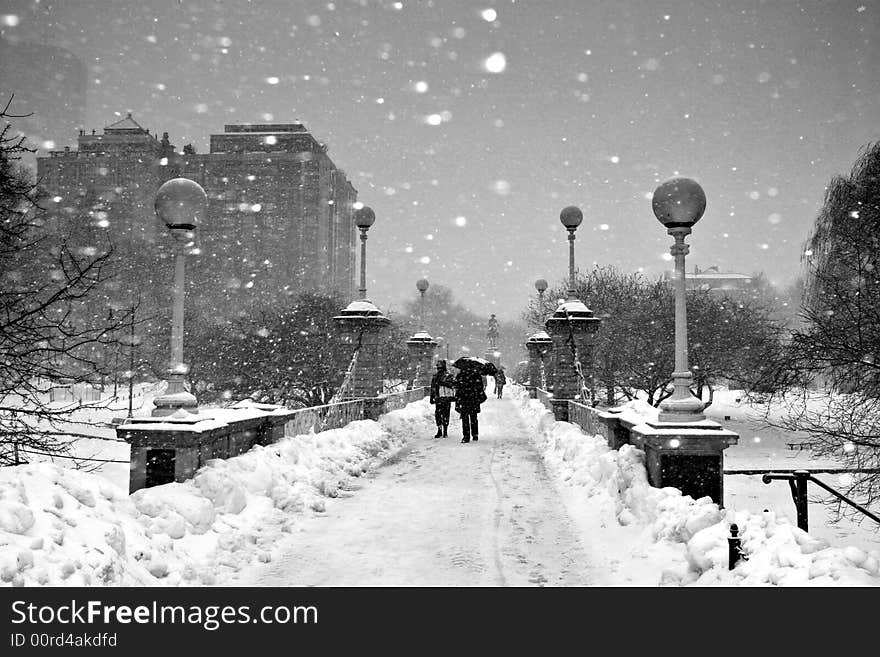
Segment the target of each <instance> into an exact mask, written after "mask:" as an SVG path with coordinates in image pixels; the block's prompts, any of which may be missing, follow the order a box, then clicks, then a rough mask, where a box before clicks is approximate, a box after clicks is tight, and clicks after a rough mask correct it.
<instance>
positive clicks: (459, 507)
mask: <svg viewBox="0 0 880 657" xmlns="http://www.w3.org/2000/svg"><path fill="white" fill-rule="evenodd" d="M420 403H422V404H424V406H423V408H424V409H425V412H426V415H427V414H432V413H433V407H430V406H428V405H427V404H426V403H425V402H420ZM429 417H430V416H429ZM479 423H480V432H479V437H480V440H479V442H476V443H475V442H471V443H468V444H462V443H461V442H460V440H461V428H460V426H461V425H460V421H459V416H458V414H457V413H455V412H454V411H453V415H452V423H451V424H450V431H449V437H448V438H439V439H434V438H432V436H433V434H434V427H433V426H428V427H426V428H425V429H424V430H423V431H421V432H420V433H418V434H414V435H413V437H412V440H411V441H410V442H409V444H408V445H407V446H406V447H405V448H404V449H403V450H401V451H400V452H399V453H398V454H397V456H396V457H395V458H394V459H392V460H391V461H389V462H387V463H386V464H385V466H383V467H382V468H380V469H377V470H374V471H371V472H370V473H369V474H368V476H367V477H366V478H365V480H363V481H362V482H358V484H359V486H360V487H359V490H357V491H352V492H351V494H349V492H345V493H344V495H345V497H346V499H340V500H334V501H332V502H331V503H328V505H327V513H326V515H323V516H320V517H318V516H315V517H312V518H309V519H307V520H305V521H304V522H303V523H301V524H300V525H299V526H298V527H297V529H296V530H295V531H294V532H293V533H292V535H291V536H290V537H289V538H288V539H287V540H286V542H285V543H284V545H282V546H280V550H281V556H280V557H279V558H277V559H274V560H273V562H272V563H271V564H267V565H259V564H258V565H257V566H254V567H252V568H250V569H248V570H247V571H242V573H241V575H240V577H238V578H236V580H235V581H234V582H233V583H236V584H242V585H249V586H267V585H268V586H273V585H274V586H277V585H291V586H302V585H317V586H543V585H549V586H582V585H587V584H590V583H592V581H593V578H594V573H593V572H592V569H591V565H590V564H591V556H590V555H589V554H588V553H587V552H586V551H585V550H584V549H583V546H582V545H581V543H580V541H579V540H578V533H577V531H576V528H575V526H574V524H573V523H572V522H571V520H570V518H569V517H568V516H567V515H566V510H565V507H564V506H563V505H562V504H560V500H559V493H558V491H557V489H556V486H555V484H554V481H553V480H552V478H551V477H550V476H549V475H548V473H547V471H546V469H545V467H544V464H543V462H542V459H541V457H540V454H539V453H538V452H537V451H536V449H535V446H534V443H533V440H532V437H531V435H530V434H529V430H528V428H527V427H526V426H525V424H524V423H523V421H522V418H521V417H520V414H519V411H518V408H517V406H516V405H515V404H514V403H513V402H511V401H509V400H507V399H501V400H499V399H494V398H493V399H489V400H488V402H487V403H485V404H483V408H482V412H481V413H480V415H479ZM342 496H343V494H340V497H342Z"/></svg>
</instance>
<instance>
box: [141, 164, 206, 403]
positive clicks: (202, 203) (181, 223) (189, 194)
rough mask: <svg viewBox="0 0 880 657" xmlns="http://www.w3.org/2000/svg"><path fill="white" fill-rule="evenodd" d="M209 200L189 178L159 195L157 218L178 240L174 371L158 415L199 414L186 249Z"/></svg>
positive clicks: (159, 399)
mask: <svg viewBox="0 0 880 657" xmlns="http://www.w3.org/2000/svg"><path fill="white" fill-rule="evenodd" d="M207 202H208V197H207V195H206V194H205V190H204V189H202V186H201V185H199V184H198V183H197V182H195V181H193V180H189V179H188V178H173V179H171V180H169V181H168V182H166V183H165V184H163V185H162V186H161V187H160V188H159V191H158V192H156V202H155V209H156V215H157V216H158V217H159V219H161V220H162V222H163V223H164V224H165V226H166V227H167V228H168V230H169V232H170V233H171V236H172V237H173V238H174V248H175V259H174V305H173V308H172V318H171V369H170V372H169V377H168V388H167V390H166V391H165V394H164V395H162V396H160V397H157V398H156V399H155V400H154V401H153V403H154V404H155V406H156V408H155V409H153V413H152V414H153V415H154V416H161V415H171V414H173V413H175V412H176V411H178V410H184V411H189V412H190V413H197V412H198V403H197V402H196V398H195V396H194V395H192V394H191V393H189V392H187V391H186V388H185V385H184V382H185V375H186V365H185V364H184V361H183V302H184V296H185V282H186V281H185V273H186V271H185V267H186V250H187V248H188V247H190V246H192V244H193V238H194V231H195V228H196V225H197V224H198V223H199V222H200V221H202V220H203V218H204V215H205V210H206V207H207Z"/></svg>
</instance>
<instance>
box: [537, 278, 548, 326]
mask: <svg viewBox="0 0 880 657" xmlns="http://www.w3.org/2000/svg"><path fill="white" fill-rule="evenodd" d="M535 289H536V290H537V291H538V324H543V323H544V292H546V291H547V281H545V280H544V279H543V278H539V279H538V280H536V281H535Z"/></svg>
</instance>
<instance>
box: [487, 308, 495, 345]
mask: <svg viewBox="0 0 880 657" xmlns="http://www.w3.org/2000/svg"><path fill="white" fill-rule="evenodd" d="M486 337H487V338H489V349H495V348H496V341H497V339H498V320H497V319H495V315H492V316H491V317H490V318H489V330H488V331H486Z"/></svg>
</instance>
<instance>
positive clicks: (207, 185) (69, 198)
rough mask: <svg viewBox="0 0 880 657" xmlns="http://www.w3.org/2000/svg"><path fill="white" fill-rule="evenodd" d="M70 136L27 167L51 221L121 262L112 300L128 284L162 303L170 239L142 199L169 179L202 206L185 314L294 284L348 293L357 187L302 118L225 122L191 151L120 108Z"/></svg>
mask: <svg viewBox="0 0 880 657" xmlns="http://www.w3.org/2000/svg"><path fill="white" fill-rule="evenodd" d="M77 142H78V143H77V148H76V149H71V148H70V147H67V148H65V149H64V150H62V151H53V152H50V153H49V154H48V155H46V156H41V157H38V158H37V174H38V177H39V179H40V184H41V187H42V188H43V190H44V191H45V192H46V193H47V196H48V198H49V199H52V202H51V203H50V204H49V205H50V209H52V210H53V211H52V215H53V216H54V220H55V221H59V222H64V221H67V222H79V224H80V227H81V228H82V230H84V231H85V230H88V231H91V232H92V234H97V235H99V236H100V233H101V231H105V233H106V235H105V236H107V237H109V238H110V239H112V241H113V243H114V249H116V251H117V253H118V254H119V256H120V259H119V262H120V263H123V262H124V263H126V265H127V266H122V265H120V268H121V270H122V274H123V275H122V276H121V277H120V279H121V280H120V284H119V292H118V296H119V297H120V302H121V304H126V303H128V302H129V301H128V299H129V298H131V295H132V294H133V293H134V292H135V291H136V290H137V291H138V292H140V293H142V294H144V293H146V294H147V295H148V296H149V295H150V294H153V295H154V296H155V297H156V298H155V304H151V305H154V307H156V308H163V307H166V308H167V303H166V302H167V296H166V293H170V276H171V272H170V264H169V263H168V259H167V255H168V252H167V249H168V246H169V245H170V243H171V242H170V238H169V237H168V235H167V234H166V232H167V231H166V230H165V229H164V226H161V225H160V223H159V220H158V219H157V218H156V215H155V212H154V209H153V200H154V198H155V193H156V190H157V189H158V188H159V186H160V185H161V184H162V183H164V182H165V181H166V180H169V179H171V178H174V177H177V176H184V177H187V178H191V179H193V180H195V181H196V182H198V183H199V184H200V185H202V187H204V189H205V191H206V193H207V195H208V203H209V206H208V212H207V219H206V221H205V223H204V225H202V226H199V228H198V229H197V231H196V241H197V247H198V249H197V255H193V256H191V257H190V258H188V262H187V290H188V291H187V311H188V313H189V312H190V311H191V308H195V309H196V310H201V311H203V312H204V313H205V314H206V315H211V316H212V318H214V319H219V318H228V317H229V316H230V314H231V313H235V312H239V313H240V312H246V311H247V309H249V308H253V307H259V306H261V305H270V304H277V303H278V301H279V300H280V299H281V298H283V297H284V296H285V295H295V294H298V293H300V292H317V293H334V292H335V293H338V294H339V295H340V296H341V297H342V298H343V300H344V301H345V302H347V301H349V300H350V299H351V298H352V297H353V294H354V291H355V280H354V276H355V271H356V267H355V257H356V249H355V247H356V240H355V232H356V229H355V226H354V224H353V221H352V215H353V208H352V206H353V204H354V203H355V201H356V200H357V191H356V190H355V189H354V187H353V186H352V185H351V183H350V182H349V181H348V179H347V178H346V176H345V173H344V172H343V171H342V170H340V169H338V168H337V167H336V166H335V165H334V163H333V161H332V160H331V159H330V157H329V156H328V155H327V147H326V146H325V145H324V144H322V143H320V142H318V141H317V140H316V139H315V138H314V137H313V136H312V135H311V134H310V133H309V132H308V131H307V130H306V129H305V127H304V126H303V125H302V124H299V123H292V124H274V123H273V124H244V125H227V126H225V128H224V132H223V133H221V134H214V135H211V139H210V152H209V153H205V154H197V153H196V152H195V151H194V149H193V148H192V147H191V146H189V145H187V146H185V147H184V148H183V152H182V153H181V152H178V151H177V150H176V149H175V147H174V146H172V145H171V143H170V141H169V138H168V133H164V134H163V136H162V137H161V138H159V137H157V136H156V135H155V134H151V133H150V131H149V130H148V129H145V128H143V127H142V126H141V125H140V124H138V123H137V121H135V119H134V118H132V116H131V114H129V115H128V116H127V117H125V118H124V119H122V120H120V121H117V122H116V123H113V124H112V125H109V126H107V127H106V128H104V130H103V134H100V135H98V134H95V131H94V130H92V131H91V134H87V133H86V131H84V130H80V133H79V136H78V140H77ZM163 262H164V263H165V264H164V265H163ZM191 304H192V306H191Z"/></svg>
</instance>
